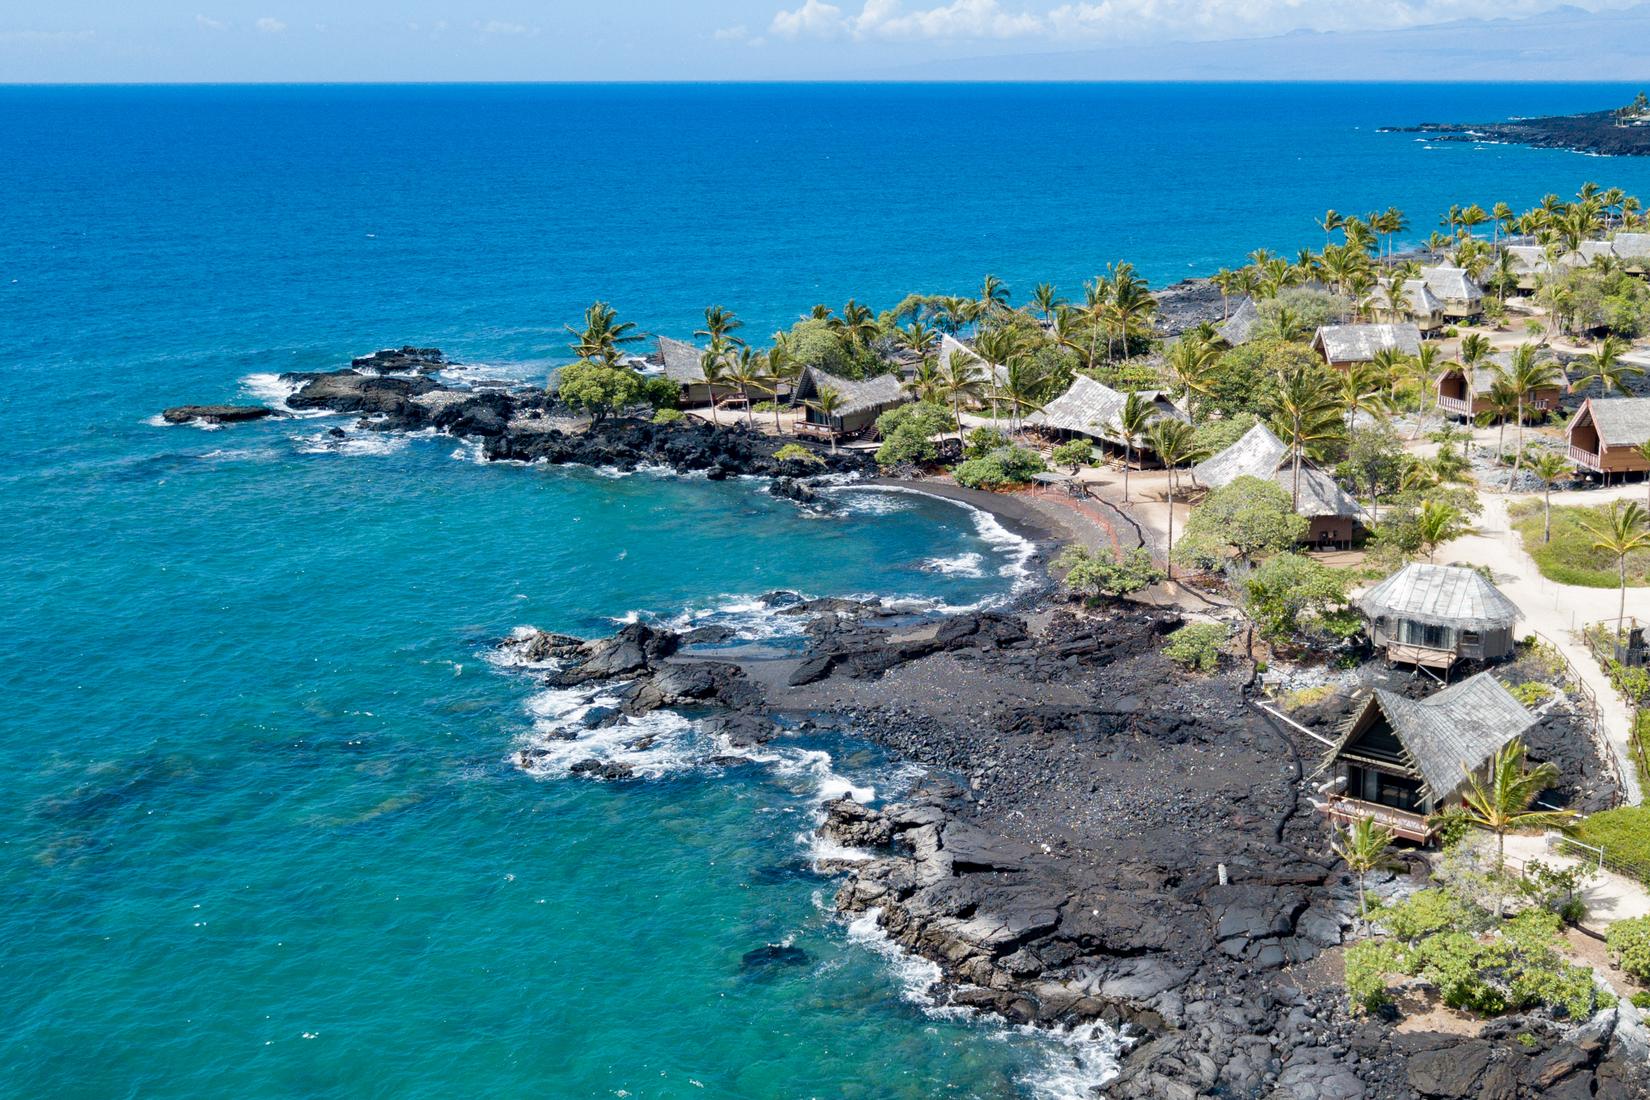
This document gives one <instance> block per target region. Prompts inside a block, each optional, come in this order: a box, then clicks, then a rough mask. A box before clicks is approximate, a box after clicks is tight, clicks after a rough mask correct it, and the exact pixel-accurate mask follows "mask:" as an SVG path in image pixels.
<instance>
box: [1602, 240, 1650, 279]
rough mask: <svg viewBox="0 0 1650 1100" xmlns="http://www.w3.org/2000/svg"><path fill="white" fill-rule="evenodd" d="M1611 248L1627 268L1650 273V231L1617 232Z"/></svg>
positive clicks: (1638, 272) (1646, 273)
mask: <svg viewBox="0 0 1650 1100" xmlns="http://www.w3.org/2000/svg"><path fill="white" fill-rule="evenodd" d="M1610 248H1611V250H1612V251H1613V252H1615V254H1616V259H1618V260H1620V261H1621V266H1622V267H1623V268H1624V269H1625V270H1627V271H1631V272H1633V273H1634V274H1636V275H1650V233H1617V234H1616V235H1615V236H1614V237H1612V238H1611V239H1610Z"/></svg>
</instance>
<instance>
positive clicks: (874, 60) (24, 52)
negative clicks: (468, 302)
mask: <svg viewBox="0 0 1650 1100" xmlns="http://www.w3.org/2000/svg"><path fill="white" fill-rule="evenodd" d="M1635 2H1636V0H1572V2H1571V3H1570V4H1568V5H1561V4H1560V3H1559V2H1557V0H593V2H592V0H580V2H572V0H537V2H533V0H465V2H458V0H346V3H344V4H340V3H339V2H338V0H328V2H319V0H256V2H255V3H251V4H248V3H243V2H227V0H137V2H136V3H134V2H133V0H50V2H46V0H8V2H7V3H5V4H4V5H0V82H34V81H219V80H223V81H282V80H290V81H314V80H330V81H336V80H650V79H659V80H669V79H709V80H740V79H775V78H778V79H784V78H806V79H816V78H823V79H830V78H834V77H852V76H875V75H879V74H882V73H895V74H897V73H898V72H899V71H901V70H902V69H904V68H907V67H910V66H917V67H927V68H926V69H925V71H929V70H931V71H933V72H938V73H941V74H943V73H944V68H943V63H944V62H946V61H948V60H964V59H973V58H991V57H1003V56H1019V55H1038V54H1046V53H1050V52H1067V51H1082V50H1098V51H1106V50H1119V49H1132V48H1138V47H1144V46H1158V45H1162V44H1165V43H1179V42H1210V41H1222V40H1227V39H1235V38H1256V37H1267V36H1272V35H1282V34H1289V33H1291V32H1300V31H1317V32H1337V33H1343V32H1363V31H1393V30H1403V29H1406V28H1413V27H1422V26H1430V25H1435V24H1440V23H1448V22H1451V21H1454V20H1474V19H1495V18H1517V17H1524V16H1532V15H1540V14H1542V13H1547V12H1552V11H1554V10H1555V9H1559V8H1561V7H1565V6H1567V7H1569V8H1580V9H1585V10H1586V11H1588V12H1602V11H1609V10H1621V9H1624V8H1628V7H1631V6H1633V4H1634V3H1635ZM1577 14H1578V15H1579V14H1580V13H1577ZM936 64H938V65H940V66H941V67H940V68H939V69H933V68H932V67H933V66H935V65H936ZM1282 67H1283V68H1285V69H1287V65H1283V66H1282ZM955 75H956V76H957V77H958V78H964V79H966V78H967V76H968V75H969V74H968V73H967V71H966V70H963V71H959V72H957V73H956V74H955ZM1267 75H1276V76H1287V75H1288V73H1287V71H1283V72H1278V73H1275V74H1267ZM1371 75H1378V74H1371ZM1574 75H1575V76H1576V77H1577V78H1585V77H1587V76H1588V75H1589V74H1588V73H1586V72H1584V71H1578V72H1576V73H1575V74H1574Z"/></svg>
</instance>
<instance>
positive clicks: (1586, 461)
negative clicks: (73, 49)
mask: <svg viewBox="0 0 1650 1100" xmlns="http://www.w3.org/2000/svg"><path fill="white" fill-rule="evenodd" d="M1570 461H1571V462H1574V463H1575V464H1576V465H1577V466H1580V467H1582V468H1583V469H1587V470H1592V471H1593V472H1595V473H1600V474H1601V473H1603V472H1604V459H1603V457H1602V456H1601V455H1596V454H1594V453H1593V452H1592V451H1584V450H1582V449H1581V448H1580V447H1576V446H1573V445H1572V446H1571V447H1570Z"/></svg>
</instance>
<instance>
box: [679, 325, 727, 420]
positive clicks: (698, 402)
mask: <svg viewBox="0 0 1650 1100" xmlns="http://www.w3.org/2000/svg"><path fill="white" fill-rule="evenodd" d="M703 355H704V349H703V348H699V347H695V346H694V345H693V344H689V343H685V342H683V341H681V340H672V339H671V338H670V337H668V336H661V337H659V359H660V361H661V362H662V363H663V364H664V376H665V377H666V378H668V379H670V380H671V381H672V382H674V383H676V386H677V389H678V390H679V391H680V392H679V396H678V398H677V400H678V401H679V402H680V403H681V405H682V407H683V408H690V409H691V408H697V407H699V406H702V405H709V404H710V403H711V402H712V401H713V400H715V401H718V402H720V401H722V400H723V399H724V398H727V397H730V396H732V395H733V394H736V393H738V392H739V387H737V386H722V385H717V386H712V385H710V384H709V383H708V382H706V381H705V367H704V363H703V362H702V361H701V357H702V356H703Z"/></svg>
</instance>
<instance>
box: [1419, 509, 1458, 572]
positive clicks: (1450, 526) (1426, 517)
mask: <svg viewBox="0 0 1650 1100" xmlns="http://www.w3.org/2000/svg"><path fill="white" fill-rule="evenodd" d="M1460 519H1461V513H1460V512H1459V511H1458V510H1457V509H1456V508H1455V507H1454V506H1453V505H1449V504H1444V503H1442V502H1440V501H1436V500H1423V501H1422V502H1421V511H1420V514H1419V515H1418V516H1417V517H1416V530H1417V533H1418V534H1419V536H1420V540H1421V549H1423V550H1425V551H1426V552H1427V561H1429V562H1430V561H1432V560H1433V558H1434V557H1435V556H1436V555H1437V553H1438V547H1439V546H1441V545H1442V544H1444V543H1446V542H1448V541H1449V540H1450V539H1452V538H1454V537H1455V535H1456V533H1457V524H1458V523H1459V522H1460Z"/></svg>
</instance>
